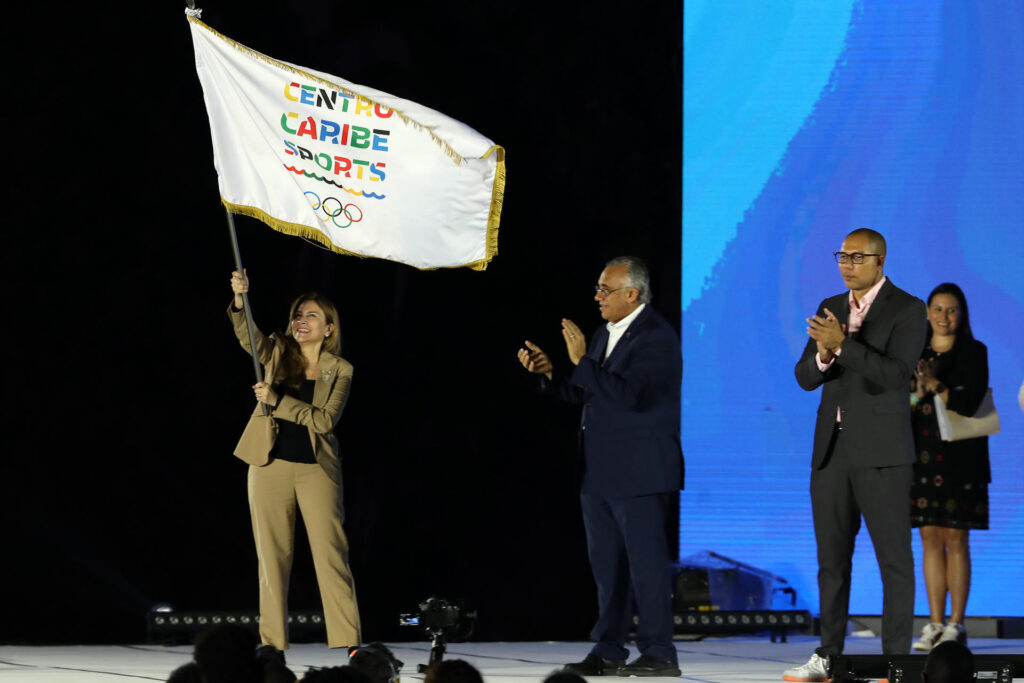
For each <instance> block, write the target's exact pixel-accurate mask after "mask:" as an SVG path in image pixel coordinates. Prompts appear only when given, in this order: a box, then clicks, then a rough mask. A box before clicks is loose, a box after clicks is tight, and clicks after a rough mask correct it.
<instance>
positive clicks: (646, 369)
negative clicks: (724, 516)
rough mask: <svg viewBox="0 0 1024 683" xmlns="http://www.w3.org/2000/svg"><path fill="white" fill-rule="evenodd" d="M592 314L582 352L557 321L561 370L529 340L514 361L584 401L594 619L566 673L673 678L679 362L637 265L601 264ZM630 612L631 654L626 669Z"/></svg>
mask: <svg viewBox="0 0 1024 683" xmlns="http://www.w3.org/2000/svg"><path fill="white" fill-rule="evenodd" d="M594 290H595V294H594V300H595V301H597V303H598V306H599V308H600V311H601V317H602V318H604V319H605V320H606V321H608V322H607V324H606V325H604V326H602V327H600V328H598V330H597V331H596V332H595V333H594V335H593V337H592V339H591V342H590V346H589V348H588V347H587V344H586V340H585V338H584V335H583V333H582V332H581V331H580V328H579V327H577V326H576V324H575V323H573V322H572V321H571V320H566V319H563V320H562V337H563V338H564V340H565V346H566V351H567V352H568V355H569V360H570V361H571V362H572V364H573V365H574V366H575V369H574V370H573V371H572V373H571V375H565V374H560V373H559V372H557V371H556V370H555V368H554V366H553V364H552V363H551V360H550V358H549V357H548V356H547V354H545V353H544V352H543V351H542V350H541V349H540V348H539V347H537V346H536V345H535V344H533V343H531V342H529V341H527V342H526V345H525V348H522V349H520V350H519V354H518V355H519V361H520V362H521V363H522V364H523V367H525V368H526V369H527V370H529V371H530V372H533V373H537V374H539V375H543V379H542V383H543V386H544V391H545V393H549V394H551V395H554V396H556V397H558V398H560V399H562V400H566V401H569V402H572V403H577V404H582V405H583V415H582V418H581V421H580V429H581V431H582V435H583V438H582V444H583V458H584V467H585V470H584V474H583V482H582V488H581V491H580V501H581V504H582V508H583V521H584V526H585V528H586V532H587V548H588V552H589V556H590V565H591V569H592V570H593V573H594V581H595V582H596V584H597V598H598V620H597V624H596V625H595V626H594V629H593V631H591V634H590V638H591V640H593V641H594V643H595V644H594V647H593V648H592V649H591V651H590V654H588V655H587V657H586V659H584V660H583V661H581V662H576V663H573V664H569V665H567V666H566V670H568V671H571V672H573V673H577V674H580V675H582V676H603V675H618V676H678V675H679V674H680V671H679V666H678V657H677V655H676V649H675V646H674V645H673V644H672V633H673V623H672V586H671V581H672V579H671V569H670V564H669V563H670V558H669V552H668V541H667V539H666V534H665V522H666V520H667V517H668V515H669V511H670V508H671V502H672V499H673V494H674V493H675V492H676V491H678V490H679V489H681V488H682V483H683V457H682V456H683V453H682V448H681V447H680V443H679V389H680V381H681V378H682V358H681V355H680V349H679V337H678V335H677V334H676V332H675V330H674V329H672V327H671V326H670V325H669V324H668V323H667V322H665V320H664V319H663V318H662V317H661V316H660V315H658V314H657V313H656V312H655V311H654V309H653V308H651V307H650V306H649V305H648V303H649V302H650V300H651V288H650V279H649V276H648V274H647V268H646V267H645V266H644V264H643V262H642V261H640V259H637V258H634V257H620V258H616V259H612V260H611V261H609V262H608V263H607V264H606V266H605V269H604V270H603V271H602V272H601V276H600V278H599V279H598V284H597V286H596V287H595V288H594ZM634 601H635V606H636V614H637V617H638V627H637V636H636V644H637V648H638V649H639V650H640V656H639V657H638V658H637V659H635V660H634V661H632V662H630V663H629V664H626V659H627V656H628V654H629V650H627V649H626V647H625V641H626V635H627V630H628V627H629V622H630V620H631V617H632V616H633V606H634Z"/></svg>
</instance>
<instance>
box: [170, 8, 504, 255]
mask: <svg viewBox="0 0 1024 683" xmlns="http://www.w3.org/2000/svg"><path fill="white" fill-rule="evenodd" d="M189 22H190V23H191V29H192V42H193V45H194V46H195V52H196V71H197V72H198V73H199V81H200V83H202V86H203V96H204V99H205V100H206V110H207V113H208V114H209V116H210V132H211V136H212V138H213V159H214V166H215V167H216V169H217V176H218V182H219V185H220V193H221V200H222V201H223V202H224V205H225V206H226V207H227V209H228V210H229V211H231V212H232V213H239V214H245V215H247V216H252V217H254V218H257V219H259V220H261V221H263V222H264V223H266V224H267V225H269V226H270V227H272V228H274V229H275V230H279V231H281V232H284V233H288V234H290V235H301V236H303V237H307V238H310V239H314V240H317V241H319V242H320V243H322V244H323V245H325V246H327V247H329V248H330V249H332V250H333V251H336V252H339V253H343V254H352V255H356V256H372V257H376V258H383V259H388V260H391V261H398V262H400V263H406V264H408V265H411V266H415V267H416V268H424V269H427V268H445V267H459V266H468V267H470V268H474V269H477V270H483V269H484V268H486V267H487V263H488V261H490V260H491V258H492V257H493V256H494V255H495V254H496V253H497V251H498V223H499V220H500V218H501V204H502V197H503V195H504V187H505V163H504V150H503V149H502V148H501V147H499V146H497V145H495V144H494V143H493V142H492V141H491V140H489V139H487V138H486V137H484V136H483V135H480V134H479V133H477V132H476V131H475V130H473V129H472V128H470V127H469V126H467V125H465V124H463V123H460V122H459V121H456V120H454V119H452V118H449V117H447V116H445V115H444V114H441V113H439V112H436V111H434V110H432V109H429V108H427V107H423V106H420V105H418V104H416V103H415V102H410V101H408V100H403V99H401V98H398V97H395V96H393V95H389V94H387V93H385V92H381V91H379V90H374V89H373V88H367V87H364V86H361V85H356V84H354V83H350V82H349V81H346V80H344V79H341V78H338V77H336V76H331V75H330V74H325V73H321V72H318V71H313V70H311V69H305V68H302V67H298V66H294V65H292V64H288V63H285V62H280V61H277V60H275V59H271V58H270V57H267V56H265V55H262V54H260V53H258V52H255V51H253V50H250V49H249V48H247V47H245V46H243V45H240V44H238V43H236V42H234V41H232V40H230V39H228V38H226V37H225V36H223V35H221V34H219V33H217V32H216V31H214V30H213V29H211V28H210V27H209V26H207V25H205V24H204V23H202V22H201V21H199V20H198V19H197V18H195V17H193V16H190V17H189Z"/></svg>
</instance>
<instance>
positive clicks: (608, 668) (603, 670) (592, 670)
mask: <svg viewBox="0 0 1024 683" xmlns="http://www.w3.org/2000/svg"><path fill="white" fill-rule="evenodd" d="M625 663H626V661H625V660H623V659H605V658H604V657H598V656H597V655H595V654H594V653H590V654H589V655H587V657H586V659H584V660H583V661H582V662H574V663H572V664H566V665H565V666H564V667H562V671H566V672H568V673H571V674H576V675H577V676H614V675H616V673H615V672H616V671H618V670H619V668H620V667H622V665H623V664H625Z"/></svg>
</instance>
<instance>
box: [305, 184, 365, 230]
mask: <svg viewBox="0 0 1024 683" xmlns="http://www.w3.org/2000/svg"><path fill="white" fill-rule="evenodd" d="M303 194H306V195H311V196H312V198H313V210H314V211H316V212H317V218H319V219H320V220H321V222H323V223H326V222H328V221H330V222H331V223H334V225H335V226H336V227H338V228H347V227H348V226H350V225H352V224H353V223H358V222H359V221H361V220H363V210H362V209H360V208H359V207H358V206H356V205H355V204H345V203H343V202H342V201H341V200H340V199H338V198H337V197H324V198H323V200H322V201H321V199H320V197H319V196H318V195H317V194H316V193H315V192H310V191H308V190H307V191H306V192H304V193H303ZM321 214H322V215H321ZM339 217H342V221H343V223H339V222H338V218H339ZM344 221H347V222H344Z"/></svg>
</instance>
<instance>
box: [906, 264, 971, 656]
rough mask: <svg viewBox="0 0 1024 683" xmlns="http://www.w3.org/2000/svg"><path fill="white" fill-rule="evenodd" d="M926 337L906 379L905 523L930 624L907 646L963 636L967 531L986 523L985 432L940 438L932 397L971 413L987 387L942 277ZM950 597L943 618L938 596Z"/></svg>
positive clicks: (960, 299) (963, 315)
mask: <svg viewBox="0 0 1024 683" xmlns="http://www.w3.org/2000/svg"><path fill="white" fill-rule="evenodd" d="M928 323H929V329H928V339H927V343H926V344H925V348H924V352H923V353H922V354H921V360H920V361H918V364H917V368H916V369H915V372H914V379H913V381H912V382H911V394H910V402H911V404H912V409H913V410H912V416H913V418H912V419H913V424H914V445H915V448H916V450H917V463H916V464H915V465H914V485H913V487H912V489H911V500H910V509H911V523H912V525H913V526H915V527H918V528H919V529H920V534H921V545H922V546H923V547H924V579H925V586H926V587H927V589H928V609H929V612H930V613H931V623H929V624H927V625H925V627H924V631H923V633H922V634H921V638H920V639H919V640H917V641H916V642H915V643H914V649H915V650H922V651H928V650H931V649H932V647H934V646H935V645H937V644H939V643H941V642H944V641H947V640H956V641H959V642H961V643H966V642H967V631H966V630H965V629H964V612H965V611H966V608H967V595H968V593H969V592H970V585H971V555H970V548H969V545H968V541H969V536H970V530H971V529H987V528H988V483H989V481H991V476H990V471H989V461H988V437H987V436H983V437H979V438H976V439H964V440H962V441H943V440H941V439H940V438H939V426H938V420H937V419H936V416H935V399H936V397H938V398H940V399H942V401H943V402H945V404H946V406H947V407H948V408H949V410H953V411H956V412H957V413H960V414H961V415H973V414H974V413H975V412H976V411H977V410H978V406H979V405H980V404H981V401H982V399H983V398H984V397H985V391H986V390H987V388H988V352H987V350H986V349H985V345H984V344H982V343H981V342H979V341H977V340H976V339H975V338H974V336H973V335H972V334H971V323H970V317H969V316H968V314H967V299H966V298H964V293H963V292H962V291H961V290H960V288H959V287H957V286H956V285H955V284H952V283H949V282H946V283H943V284H941V285H939V286H938V287H936V288H935V289H934V290H932V293H931V294H930V295H929V296H928ZM947 595H948V596H949V599H950V615H949V620H948V621H946V620H945V615H946V596H947Z"/></svg>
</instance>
